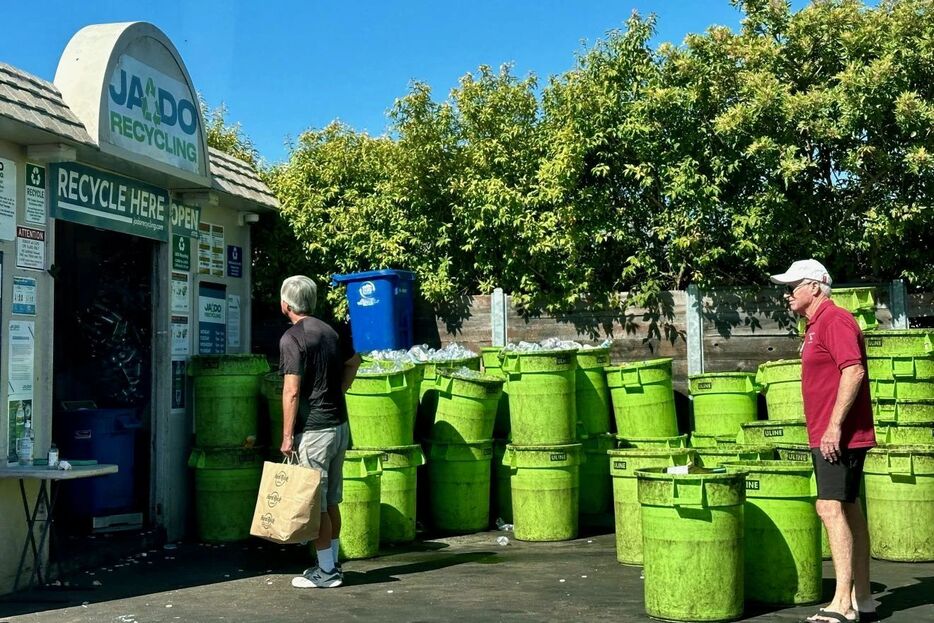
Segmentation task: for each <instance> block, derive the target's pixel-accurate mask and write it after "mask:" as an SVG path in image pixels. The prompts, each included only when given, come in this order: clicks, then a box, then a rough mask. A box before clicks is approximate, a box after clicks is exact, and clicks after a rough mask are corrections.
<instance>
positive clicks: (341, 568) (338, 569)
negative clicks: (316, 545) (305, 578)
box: [302, 562, 344, 577]
mask: <svg viewBox="0 0 934 623" xmlns="http://www.w3.org/2000/svg"><path fill="white" fill-rule="evenodd" d="M317 568H318V565H315V566H314V567H308V568H307V569H305V570H304V571H302V575H308V574H309V573H311V572H312V571H314V570H315V569H317ZM334 569H335V570H336V571H337V572H338V573H340V574H341V577H344V568H343V567H342V566H341V563H339V562H335V563H334Z"/></svg>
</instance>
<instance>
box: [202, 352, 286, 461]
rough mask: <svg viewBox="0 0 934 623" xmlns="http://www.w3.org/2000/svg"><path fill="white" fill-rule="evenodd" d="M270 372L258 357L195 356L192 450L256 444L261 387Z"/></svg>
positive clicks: (266, 364) (267, 365)
mask: <svg viewBox="0 0 934 623" xmlns="http://www.w3.org/2000/svg"><path fill="white" fill-rule="evenodd" d="M266 372H269V364H268V363H267V362H266V358H265V357H263V356H261V355H197V356H195V357H192V358H191V362H190V363H189V364H188V375H189V376H191V377H192V378H193V380H194V383H193V385H194V403H195V446H197V447H198V448H240V447H243V448H251V447H253V446H254V445H255V443H256V431H257V427H258V412H259V400H260V384H261V382H262V376H263V375H264V374H265V373H266Z"/></svg>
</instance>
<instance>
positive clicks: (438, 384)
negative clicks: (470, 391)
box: [435, 376, 454, 394]
mask: <svg viewBox="0 0 934 623" xmlns="http://www.w3.org/2000/svg"><path fill="white" fill-rule="evenodd" d="M453 385H454V379H452V378H451V377H449V376H437V377H435V389H437V390H438V391H442V392H444V393H445V394H450V393H451V387H452V386H453Z"/></svg>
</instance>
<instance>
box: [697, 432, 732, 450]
mask: <svg viewBox="0 0 934 623" xmlns="http://www.w3.org/2000/svg"><path fill="white" fill-rule="evenodd" d="M737 436H738V435H705V434H704V433H691V439H690V444H689V445H690V447H692V448H714V447H716V446H732V445H734V444H736V438H737Z"/></svg>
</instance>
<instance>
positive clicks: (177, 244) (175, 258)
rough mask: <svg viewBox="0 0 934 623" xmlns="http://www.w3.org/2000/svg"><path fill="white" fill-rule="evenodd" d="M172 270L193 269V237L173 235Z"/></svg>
mask: <svg viewBox="0 0 934 623" xmlns="http://www.w3.org/2000/svg"><path fill="white" fill-rule="evenodd" d="M172 270H184V271H186V272H187V271H189V270H191V238H189V237H188V236H177V235H175V234H173V235H172Z"/></svg>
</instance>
